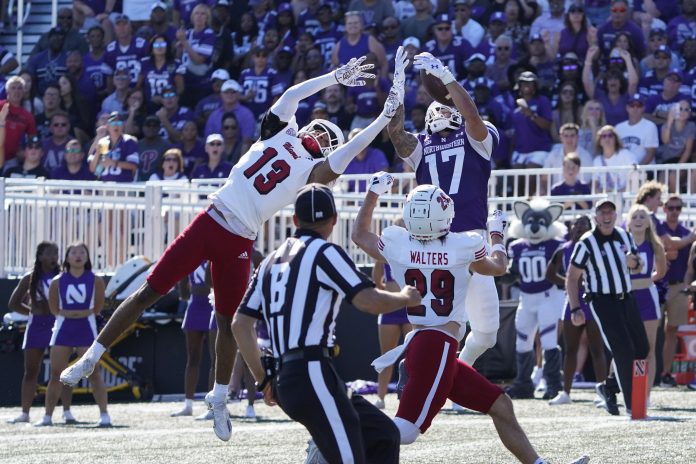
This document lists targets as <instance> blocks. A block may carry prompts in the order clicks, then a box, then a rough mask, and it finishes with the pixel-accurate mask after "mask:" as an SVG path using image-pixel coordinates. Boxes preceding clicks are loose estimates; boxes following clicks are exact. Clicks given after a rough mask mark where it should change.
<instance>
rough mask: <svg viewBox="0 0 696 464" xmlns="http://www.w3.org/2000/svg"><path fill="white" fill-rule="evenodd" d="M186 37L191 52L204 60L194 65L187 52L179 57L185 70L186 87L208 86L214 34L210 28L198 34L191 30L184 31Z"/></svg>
mask: <svg viewBox="0 0 696 464" xmlns="http://www.w3.org/2000/svg"><path fill="white" fill-rule="evenodd" d="M186 37H187V39H188V41H189V44H191V48H192V49H193V51H195V52H196V53H198V54H199V55H201V56H202V57H203V58H205V61H203V62H202V63H194V62H193V60H191V58H190V57H189V55H188V53H187V52H184V53H183V55H181V62H182V63H183V64H184V66H185V68H186V85H188V86H189V88H192V87H191V86H194V85H195V86H198V85H204V86H207V85H210V82H209V81H208V74H209V71H210V64H211V61H212V56H213V47H214V46H215V40H216V36H215V32H213V30H212V29H210V28H208V27H207V28H205V29H203V30H202V31H200V32H195V31H194V30H193V29H189V30H188V31H186Z"/></svg>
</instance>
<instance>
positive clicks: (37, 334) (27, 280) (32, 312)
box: [7, 242, 76, 424]
mask: <svg viewBox="0 0 696 464" xmlns="http://www.w3.org/2000/svg"><path fill="white" fill-rule="evenodd" d="M59 272H60V267H58V245H56V244H55V243H53V242H41V243H39V245H38V246H37V247H36V259H35V261H34V269H33V270H32V271H31V272H30V273H29V274H27V275H25V276H24V277H22V280H20V281H19V284H17V287H16V288H15V289H14V291H13V292H12V296H10V301H9V302H8V303H7V306H8V309H9V310H10V311H15V312H18V313H20V314H26V315H29V321H28V322H27V327H26V331H25V332H24V342H23V343H22V349H23V350H24V376H23V377H22V399H21V402H22V413H21V414H20V415H19V416H17V417H15V418H14V419H10V420H9V421H8V422H9V423H12V424H18V423H22V422H29V408H31V404H32V402H33V401H34V396H35V395H36V384H37V382H38V377H39V371H40V370H41V361H43V357H44V352H45V351H46V348H48V343H49V342H50V340H51V329H52V328H53V322H54V321H55V317H53V314H51V311H50V310H49V309H48V287H49V285H50V284H51V280H52V279H53V278H54V277H55V276H56V275H58V273H59ZM61 400H62V402H63V418H64V419H65V423H66V424H72V423H75V422H76V420H75V417H73V415H72V413H71V412H70V404H71V403H72V388H70V387H65V386H64V387H63V390H62V391H61Z"/></svg>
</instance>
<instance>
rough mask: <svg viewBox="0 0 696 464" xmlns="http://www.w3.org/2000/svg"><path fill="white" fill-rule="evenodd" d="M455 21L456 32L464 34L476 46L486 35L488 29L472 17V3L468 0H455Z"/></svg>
mask: <svg viewBox="0 0 696 464" xmlns="http://www.w3.org/2000/svg"><path fill="white" fill-rule="evenodd" d="M454 15H455V16H454V21H453V22H452V29H453V30H454V33H455V34H457V35H460V36H462V37H463V38H464V39H466V40H467V42H469V43H470V44H471V46H472V47H474V48H476V47H478V46H479V44H480V43H481V39H483V36H484V35H486V30H485V29H484V28H483V26H481V25H480V24H479V23H478V22H477V21H475V20H473V19H471V5H469V2H468V0H454Z"/></svg>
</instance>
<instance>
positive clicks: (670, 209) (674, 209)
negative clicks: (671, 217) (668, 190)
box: [665, 205, 682, 211]
mask: <svg viewBox="0 0 696 464" xmlns="http://www.w3.org/2000/svg"><path fill="white" fill-rule="evenodd" d="M665 208H667V211H681V210H682V207H681V205H679V206H665Z"/></svg>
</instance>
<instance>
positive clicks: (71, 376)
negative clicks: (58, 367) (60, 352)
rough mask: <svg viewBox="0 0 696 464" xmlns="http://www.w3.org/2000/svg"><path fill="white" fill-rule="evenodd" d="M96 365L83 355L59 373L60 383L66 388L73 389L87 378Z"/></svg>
mask: <svg viewBox="0 0 696 464" xmlns="http://www.w3.org/2000/svg"><path fill="white" fill-rule="evenodd" d="M96 365H97V363H96V362H94V361H92V360H91V359H89V358H88V357H86V356H84V355H83V356H82V357H81V358H80V359H78V360H77V362H75V363H74V364H73V365H72V366H68V367H67V368H66V369H65V370H64V371H63V372H61V373H60V382H61V383H62V384H64V385H67V386H68V387H74V386H75V385H77V384H78V382H79V381H80V380H82V379H86V378H87V377H89V376H90V375H91V374H92V372H94V368H95V367H96Z"/></svg>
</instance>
